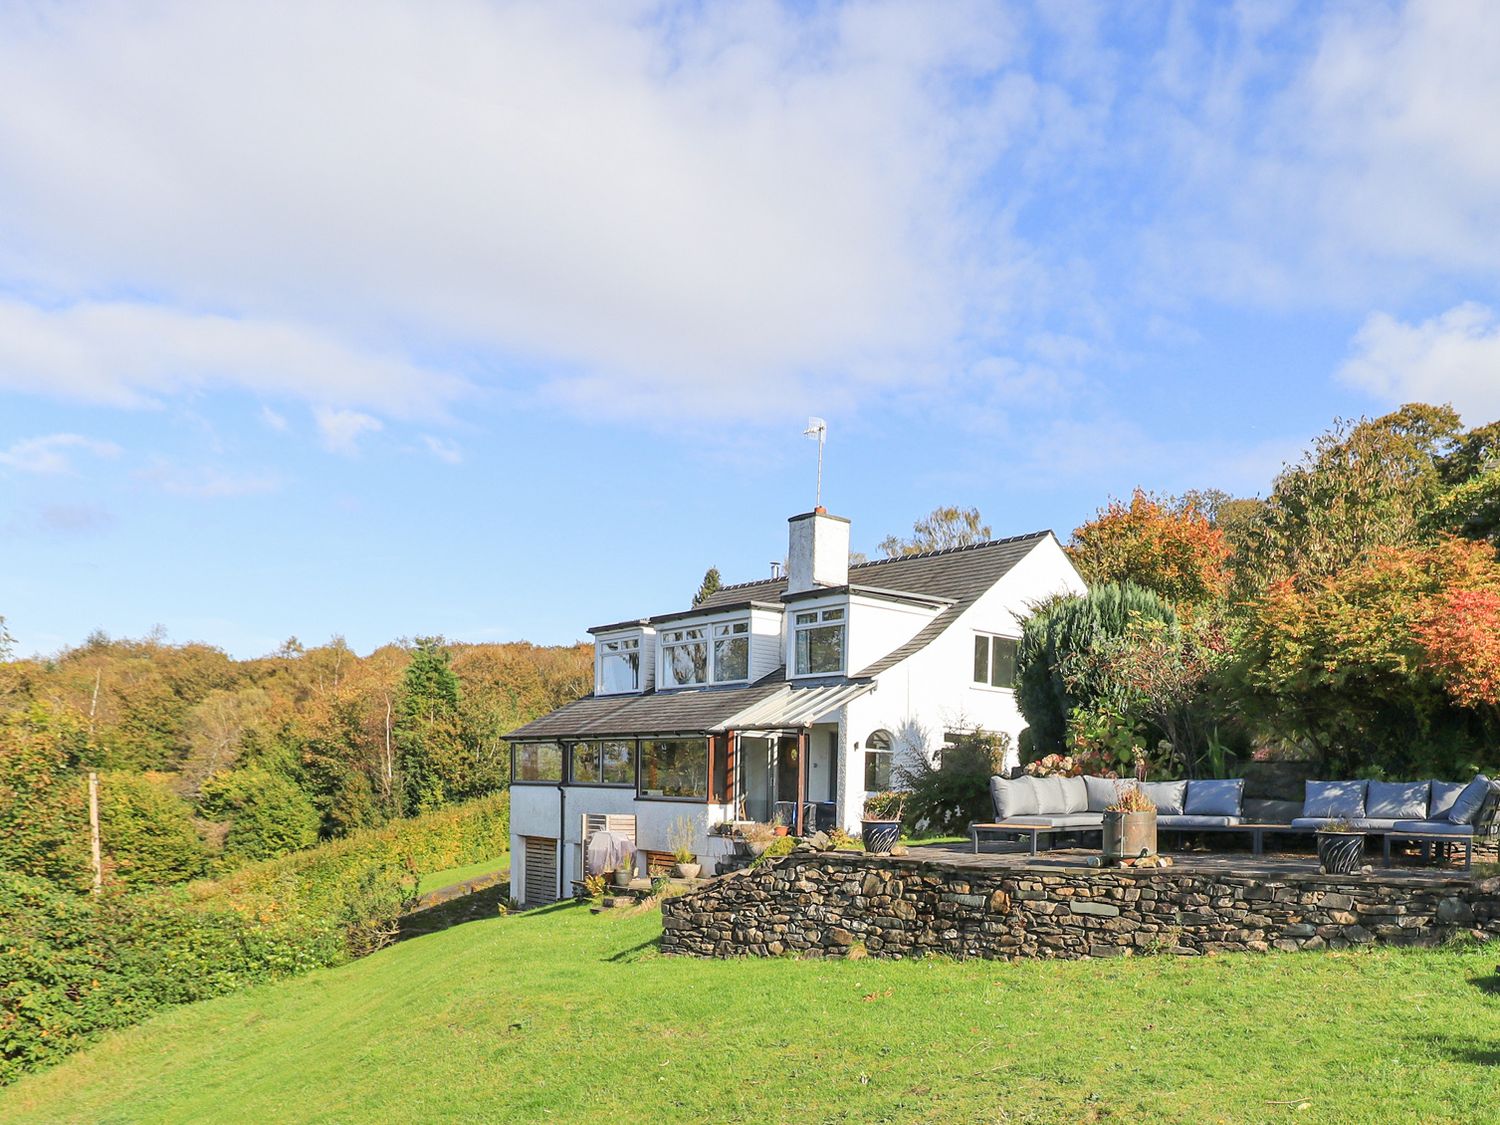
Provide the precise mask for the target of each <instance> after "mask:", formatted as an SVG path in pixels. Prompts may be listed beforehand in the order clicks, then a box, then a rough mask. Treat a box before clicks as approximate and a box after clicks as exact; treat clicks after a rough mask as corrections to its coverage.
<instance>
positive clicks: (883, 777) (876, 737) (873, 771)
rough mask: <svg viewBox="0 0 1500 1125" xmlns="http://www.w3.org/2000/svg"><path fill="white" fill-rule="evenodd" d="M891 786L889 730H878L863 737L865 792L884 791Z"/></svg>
mask: <svg viewBox="0 0 1500 1125" xmlns="http://www.w3.org/2000/svg"><path fill="white" fill-rule="evenodd" d="M890 787H891V732H890V731H888V730H878V731H875V732H874V733H873V734H871V735H870V737H869V738H867V739H865V792H866V793H884V792H885V791H886V790H887V789H889V788H890Z"/></svg>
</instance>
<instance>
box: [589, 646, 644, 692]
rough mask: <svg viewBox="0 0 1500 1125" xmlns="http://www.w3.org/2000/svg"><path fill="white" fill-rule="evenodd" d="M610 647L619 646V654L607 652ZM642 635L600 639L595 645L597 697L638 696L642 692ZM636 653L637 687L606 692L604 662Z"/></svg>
mask: <svg viewBox="0 0 1500 1125" xmlns="http://www.w3.org/2000/svg"><path fill="white" fill-rule="evenodd" d="M610 645H619V646H621V647H620V650H619V651H618V652H609V651H607V650H608V648H609V646H610ZM641 647H642V646H641V635H640V634H639V633H636V634H634V635H631V636H619V637H600V638H599V639H598V641H597V642H596V643H595V645H594V684H595V685H596V691H595V694H596V695H637V694H639V693H640V691H641V671H642V669H641ZM631 652H633V653H635V687H632V688H616V689H614V690H606V689H605V687H604V661H605V660H606V659H618V658H620V657H622V656H624V655H626V654H627V653H631Z"/></svg>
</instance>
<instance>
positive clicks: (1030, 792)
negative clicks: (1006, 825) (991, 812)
mask: <svg viewBox="0 0 1500 1125" xmlns="http://www.w3.org/2000/svg"><path fill="white" fill-rule="evenodd" d="M990 798H991V799H992V800H993V801H994V802H995V819H996V820H1009V819H1010V818H1011V817H1013V816H1029V815H1031V814H1033V813H1035V812H1036V790H1034V789H1032V787H1031V778H1029V777H1017V778H1013V779H1012V780H1010V781H1007V780H1006V779H1005V778H1003V777H992V778H990Z"/></svg>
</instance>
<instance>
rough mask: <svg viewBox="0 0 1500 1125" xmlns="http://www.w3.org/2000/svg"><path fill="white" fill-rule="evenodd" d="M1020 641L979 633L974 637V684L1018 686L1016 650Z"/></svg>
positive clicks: (1005, 686)
mask: <svg viewBox="0 0 1500 1125" xmlns="http://www.w3.org/2000/svg"><path fill="white" fill-rule="evenodd" d="M1020 643H1021V642H1020V641H1018V640H1017V639H1016V638H1015V637H996V636H991V635H989V634H987V633H978V634H976V635H975V637H974V682H975V683H976V684H984V685H985V686H986V687H998V688H1013V687H1015V686H1016V649H1017V648H1018V647H1019V646H1020Z"/></svg>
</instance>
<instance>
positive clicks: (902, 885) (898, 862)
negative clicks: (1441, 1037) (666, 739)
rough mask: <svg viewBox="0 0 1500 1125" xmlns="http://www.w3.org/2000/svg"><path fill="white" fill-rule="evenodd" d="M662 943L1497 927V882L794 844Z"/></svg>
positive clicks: (727, 885) (1106, 945)
mask: <svg viewBox="0 0 1500 1125" xmlns="http://www.w3.org/2000/svg"><path fill="white" fill-rule="evenodd" d="M662 914H663V926H664V932H663V936H662V949H663V951H664V952H667V953H674V954H686V955H691V956H699V957H731V956H739V955H744V954H750V955H760V956H775V955H778V954H784V953H798V954H802V955H805V956H829V957H837V956H845V955H847V954H848V953H849V952H850V951H851V950H854V949H860V950H863V951H864V952H865V953H867V954H868V955H870V956H876V957H912V956H922V955H924V954H929V953H941V954H947V955H950V956H954V957H987V958H1004V959H1016V958H1022V957H1059V958H1081V957H1119V956H1124V955H1127V954H1132V953H1175V954H1181V955H1185V956H1194V955H1201V954H1205V953H1220V952H1241V951H1265V950H1269V949H1284V950H1294V949H1344V948H1348V947H1350V946H1357V945H1369V944H1372V943H1389V944H1395V945H1417V944H1435V943H1437V942H1440V941H1443V940H1446V939H1448V938H1450V937H1452V936H1454V935H1456V934H1460V933H1473V934H1474V935H1476V936H1478V937H1481V938H1490V937H1495V936H1500V879H1490V880H1482V881H1476V880H1473V879H1469V878H1439V879H1434V878H1432V877H1431V876H1410V875H1406V876H1403V875H1400V874H1394V873H1390V874H1386V873H1378V874H1375V875H1359V876H1323V875H1316V874H1308V875H1290V876H1275V875H1254V874H1248V873H1247V874H1235V875H1225V874H1217V873H1205V872H1201V871H1199V872H1192V871H1186V870H1182V869H1177V868H1164V869H1158V870H1152V871H1144V870H1143V871H1123V870H1097V869H1087V868H1058V867H1026V868H993V869H977V868H972V867H965V866H961V865H957V864H955V865H952V866H949V865H946V864H941V863H930V862H923V861H916V860H906V859H902V858H899V857H885V856H867V855H864V854H861V853H846V852H838V853H829V852H823V853H818V852H796V853H793V854H792V855H789V856H786V857H784V858H782V859H780V860H777V861H775V862H773V863H768V864H765V865H763V866H761V867H757V868H754V869H752V870H750V871H745V872H740V873H737V874H734V875H730V876H726V877H725V878H723V879H719V880H717V881H715V882H713V883H711V884H709V885H708V886H706V887H704V888H702V889H700V890H698V891H695V892H693V893H691V894H687V895H683V896H681V897H680V898H674V899H669V900H667V901H666V902H664V903H663V904H662Z"/></svg>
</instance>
